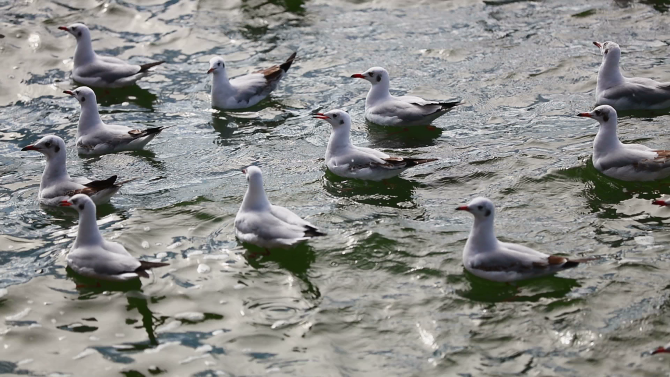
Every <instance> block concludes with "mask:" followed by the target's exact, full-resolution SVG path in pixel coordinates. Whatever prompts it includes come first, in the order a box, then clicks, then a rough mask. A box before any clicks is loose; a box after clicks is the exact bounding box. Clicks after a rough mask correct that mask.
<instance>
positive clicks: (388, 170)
mask: <svg viewBox="0 0 670 377" xmlns="http://www.w3.org/2000/svg"><path fill="white" fill-rule="evenodd" d="M315 118H317V119H323V120H325V121H327V122H328V123H330V125H331V126H332V127H333V130H332V131H331V133H330V140H328V148H327V149H326V165H327V166H328V170H330V171H331V172H333V174H335V175H339V176H340V177H345V178H358V179H365V180H370V181H381V180H384V179H388V178H392V177H395V176H396V175H399V174H400V173H402V172H403V171H405V170H407V169H409V168H411V167H413V166H417V165H421V164H425V163H427V162H432V161H437V159H435V158H404V157H391V156H389V155H388V154H386V153H384V152H381V151H378V150H376V149H371V148H364V147H357V146H355V145H353V144H351V139H350V137H349V134H350V132H351V117H349V114H347V112H346V111H343V110H331V111H329V112H327V113H325V114H323V113H318V114H317V115H316V116H315Z"/></svg>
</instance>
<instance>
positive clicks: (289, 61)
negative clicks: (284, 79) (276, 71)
mask: <svg viewBox="0 0 670 377" xmlns="http://www.w3.org/2000/svg"><path fill="white" fill-rule="evenodd" d="M297 54H298V52H297V51H296V52H294V53H292V54H291V56H289V57H288V59H286V61H285V62H284V63H282V64H280V65H279V67H280V68H281V69H282V71H284V72H288V69H289V68H291V64H293V61H294V60H295V56H296V55H297Z"/></svg>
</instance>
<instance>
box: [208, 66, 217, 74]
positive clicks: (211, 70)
mask: <svg viewBox="0 0 670 377" xmlns="http://www.w3.org/2000/svg"><path fill="white" fill-rule="evenodd" d="M215 69H216V68H210V69H208V70H207V74H208V75H209V74H210V73H212V72H214V70H215Z"/></svg>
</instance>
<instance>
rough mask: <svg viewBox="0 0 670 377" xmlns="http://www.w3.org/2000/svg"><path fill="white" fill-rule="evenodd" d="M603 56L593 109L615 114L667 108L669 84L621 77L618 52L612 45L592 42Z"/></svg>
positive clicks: (613, 44)
mask: <svg viewBox="0 0 670 377" xmlns="http://www.w3.org/2000/svg"><path fill="white" fill-rule="evenodd" d="M593 44H594V45H595V46H596V47H598V48H599V49H600V53H601V54H602V55H603V62H602V64H600V69H599V70H598V84H597V85H596V105H610V106H612V107H614V108H615V109H616V110H617V111H624V110H654V109H665V108H668V107H670V82H658V81H654V80H652V79H648V78H643V77H624V76H623V75H622V74H621V70H620V69H619V60H620V59H621V48H620V47H619V45H618V44H616V43H614V42H605V43H600V42H593Z"/></svg>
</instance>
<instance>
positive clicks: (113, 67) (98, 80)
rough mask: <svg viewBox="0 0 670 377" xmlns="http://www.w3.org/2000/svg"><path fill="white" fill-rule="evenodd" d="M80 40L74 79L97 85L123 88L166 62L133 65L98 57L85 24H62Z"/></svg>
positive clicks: (107, 57)
mask: <svg viewBox="0 0 670 377" xmlns="http://www.w3.org/2000/svg"><path fill="white" fill-rule="evenodd" d="M58 29H60V30H65V31H67V32H68V33H70V34H72V35H73V36H74V37H75V38H76V39H77V48H76V49H75V50H74V70H73V71H72V76H73V77H74V81H76V82H78V83H80V84H84V85H88V86H92V87H95V88H121V87H124V86H130V85H134V84H135V83H136V82H137V80H139V79H141V78H142V77H145V76H147V75H148V74H149V68H151V67H155V66H157V65H159V64H163V63H165V62H164V61H159V62H153V63H147V64H140V65H137V64H130V63H128V62H126V61H123V60H121V59H118V58H113V57H110V56H99V55H98V54H96V53H95V51H93V45H91V32H90V31H89V30H88V28H87V27H86V25H84V24H72V25H70V26H59V27H58Z"/></svg>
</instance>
